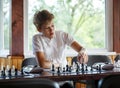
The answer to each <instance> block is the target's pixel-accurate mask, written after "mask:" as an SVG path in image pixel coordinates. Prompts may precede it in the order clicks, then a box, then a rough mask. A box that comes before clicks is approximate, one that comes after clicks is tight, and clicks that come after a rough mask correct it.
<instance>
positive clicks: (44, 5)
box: [28, 0, 105, 49]
mask: <svg viewBox="0 0 120 88" xmlns="http://www.w3.org/2000/svg"><path fill="white" fill-rule="evenodd" d="M28 2H29V5H28V7H29V10H28V16H29V18H28V20H29V23H28V24H29V34H28V35H29V37H28V38H29V40H30V41H29V47H30V49H31V47H32V45H31V43H32V41H31V39H32V36H33V35H34V34H35V33H37V31H36V28H35V26H34V25H33V23H32V19H33V14H34V13H35V11H37V10H42V9H48V10H49V11H51V12H52V13H53V14H54V15H55V26H56V30H63V31H66V32H69V33H70V34H71V35H73V36H74V38H75V39H76V40H77V41H79V43H80V44H82V45H83V46H84V47H86V48H88V49H99V48H102V49H103V48H105V0H28ZM33 3H34V4H33Z"/></svg>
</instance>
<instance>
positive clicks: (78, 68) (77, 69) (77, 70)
mask: <svg viewBox="0 0 120 88" xmlns="http://www.w3.org/2000/svg"><path fill="white" fill-rule="evenodd" d="M76 66H77V68H76V72H77V73H78V72H79V70H80V67H79V64H78V63H76Z"/></svg>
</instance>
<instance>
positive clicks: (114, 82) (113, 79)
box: [98, 75, 120, 88]
mask: <svg viewBox="0 0 120 88" xmlns="http://www.w3.org/2000/svg"><path fill="white" fill-rule="evenodd" d="M98 88H120V75H110V76H107V77H105V78H102V79H100V80H99V82H98Z"/></svg>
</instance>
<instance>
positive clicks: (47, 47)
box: [33, 31, 74, 66]
mask: <svg viewBox="0 0 120 88" xmlns="http://www.w3.org/2000/svg"><path fill="white" fill-rule="evenodd" d="M73 41H74V39H73V37H72V36H71V35H69V34H68V33H65V32H62V31H55V36H54V37H53V38H52V39H49V38H47V37H45V36H44V35H42V33H39V34H36V35H34V36H33V53H35V52H39V51H40V52H44V54H45V57H46V59H47V60H49V61H53V63H59V64H60V65H62V66H66V64H67V61H66V56H65V52H64V51H65V49H66V45H68V46H70V45H71V44H72V42H73Z"/></svg>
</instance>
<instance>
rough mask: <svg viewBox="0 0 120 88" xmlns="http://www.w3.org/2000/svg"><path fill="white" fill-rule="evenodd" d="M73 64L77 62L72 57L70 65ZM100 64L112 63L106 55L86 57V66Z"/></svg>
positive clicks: (75, 58)
mask: <svg viewBox="0 0 120 88" xmlns="http://www.w3.org/2000/svg"><path fill="white" fill-rule="evenodd" d="M73 62H75V63H76V62H77V57H73V58H72V61H71V64H73ZM98 62H102V63H112V60H111V58H110V57H109V56H107V55H88V63H87V65H88V66H92V65H93V64H95V63H98Z"/></svg>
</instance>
